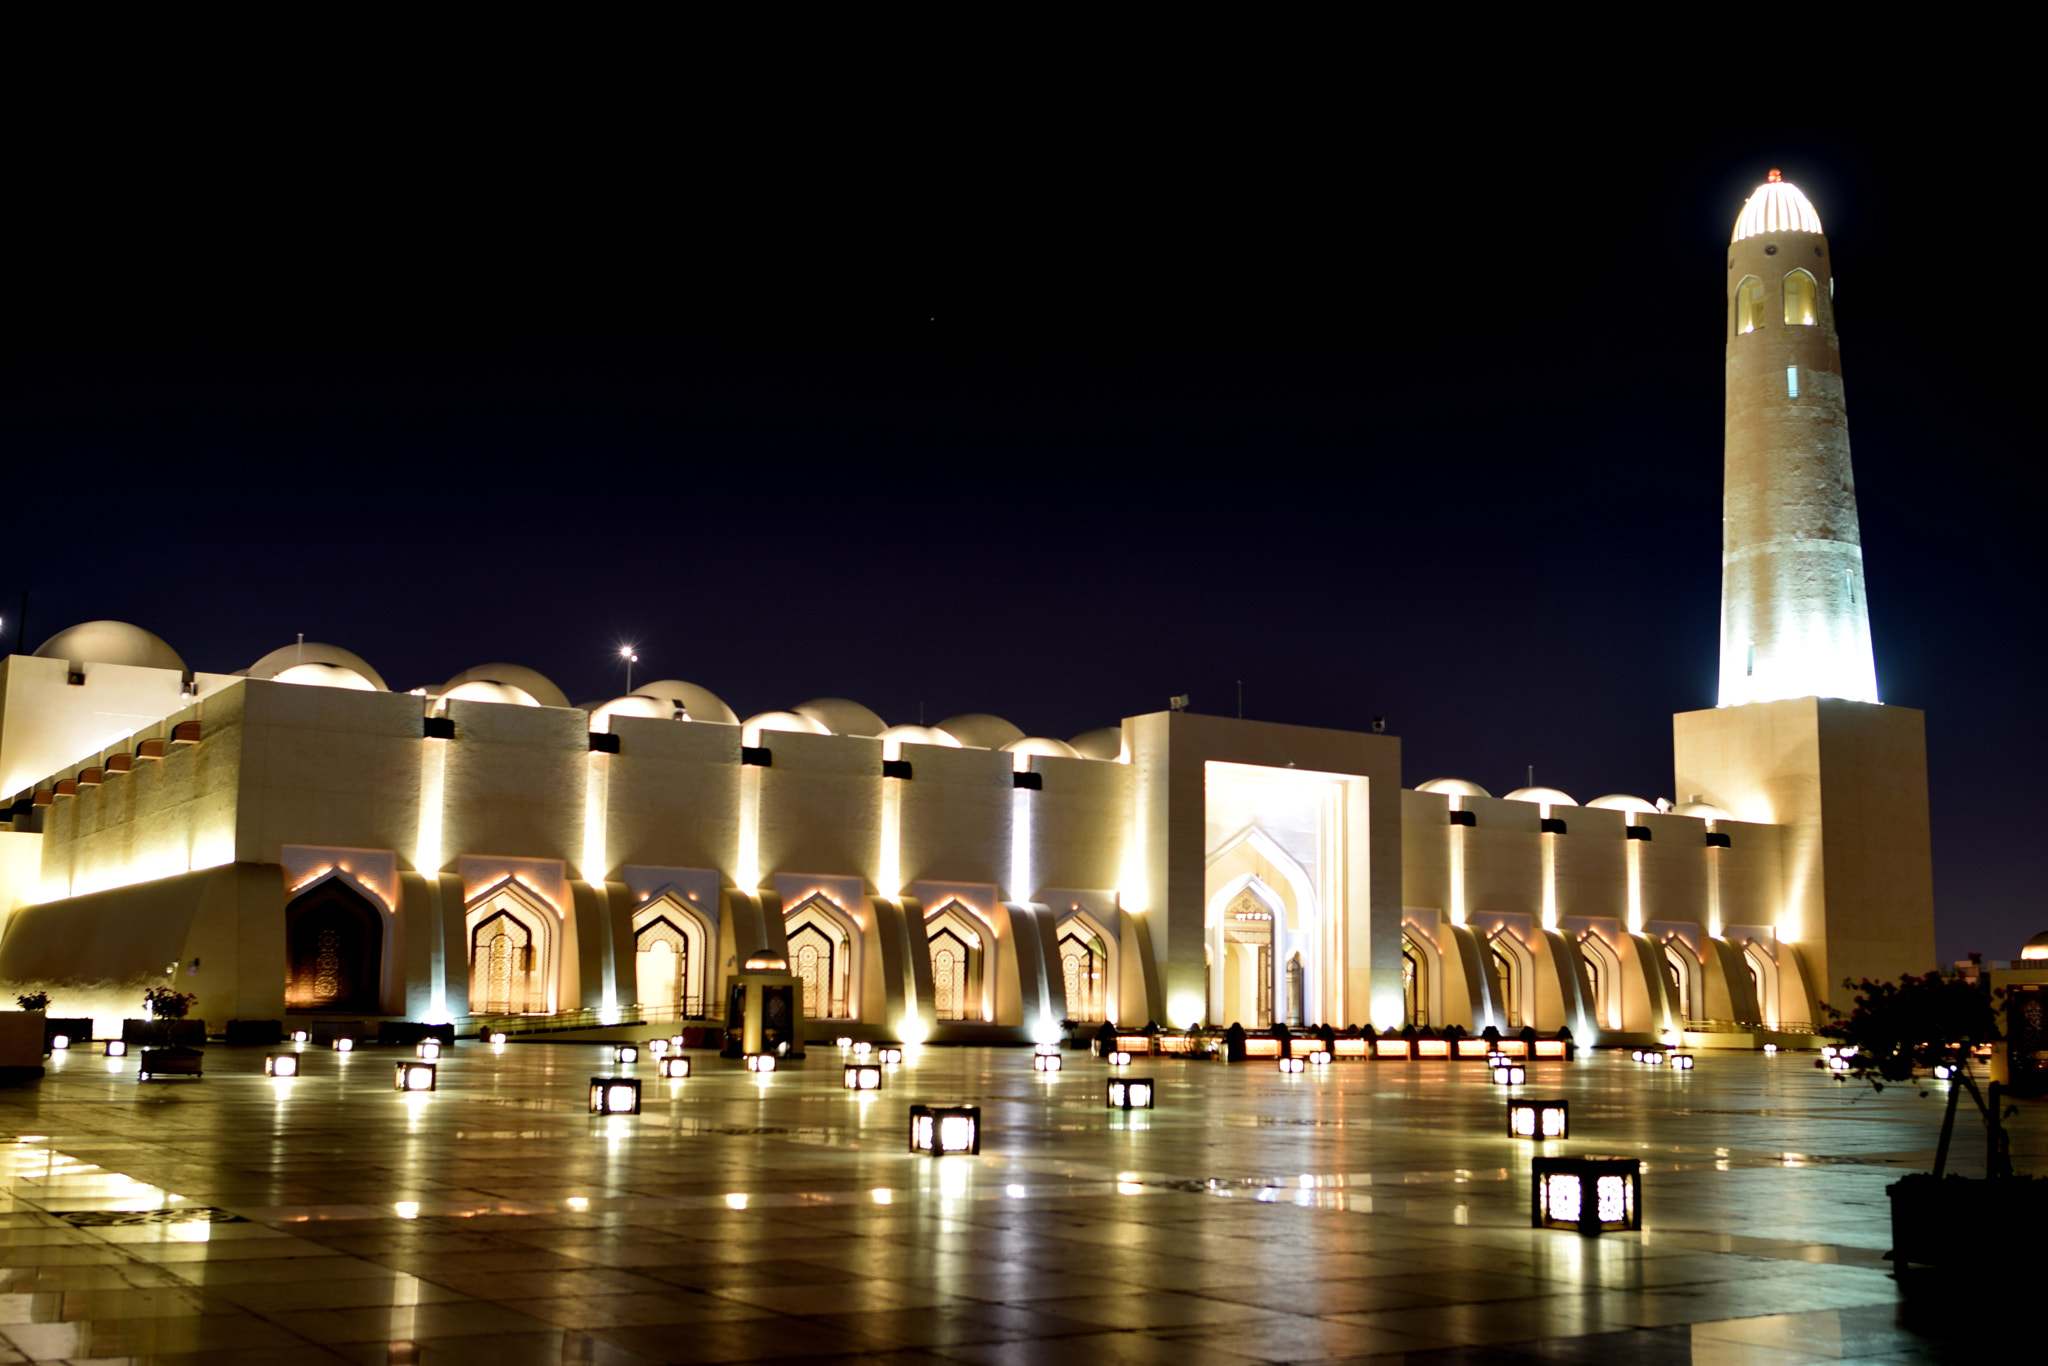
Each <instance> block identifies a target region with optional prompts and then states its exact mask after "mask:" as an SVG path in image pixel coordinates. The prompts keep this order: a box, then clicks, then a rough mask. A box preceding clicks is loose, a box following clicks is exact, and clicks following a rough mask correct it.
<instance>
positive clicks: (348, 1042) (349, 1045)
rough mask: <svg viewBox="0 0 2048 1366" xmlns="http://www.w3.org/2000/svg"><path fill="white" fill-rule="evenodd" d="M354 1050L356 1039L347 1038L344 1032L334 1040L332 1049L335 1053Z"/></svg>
mask: <svg viewBox="0 0 2048 1366" xmlns="http://www.w3.org/2000/svg"><path fill="white" fill-rule="evenodd" d="M355 1050H356V1041H355V1040H354V1039H351V1038H349V1037H348V1036H347V1035H346V1034H344V1035H342V1036H341V1037H340V1038H338V1039H336V1040H335V1041H334V1051H335V1052H337V1053H353V1052H355Z"/></svg>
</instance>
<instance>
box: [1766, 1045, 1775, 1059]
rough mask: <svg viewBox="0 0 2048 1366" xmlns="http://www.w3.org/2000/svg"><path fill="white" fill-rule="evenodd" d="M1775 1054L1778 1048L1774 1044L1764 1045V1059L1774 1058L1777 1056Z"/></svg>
mask: <svg viewBox="0 0 2048 1366" xmlns="http://www.w3.org/2000/svg"><path fill="white" fill-rule="evenodd" d="M1777 1052H1778V1046H1777V1045H1776V1044H1774V1043H1767V1044H1765V1045H1764V1056H1766V1057H1775V1056H1777Z"/></svg>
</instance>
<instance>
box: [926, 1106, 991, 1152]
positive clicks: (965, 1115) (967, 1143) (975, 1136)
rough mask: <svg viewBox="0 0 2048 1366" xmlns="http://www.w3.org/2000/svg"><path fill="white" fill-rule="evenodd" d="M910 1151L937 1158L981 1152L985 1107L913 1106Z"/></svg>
mask: <svg viewBox="0 0 2048 1366" xmlns="http://www.w3.org/2000/svg"><path fill="white" fill-rule="evenodd" d="M910 1151H912V1152H914V1153H929V1154H931V1155H932V1156H933V1157H945V1156H948V1155H950V1154H955V1153H957V1154H961V1155H972V1154H976V1153H979V1152H980V1151H981V1110H980V1109H979V1108H978V1107H976V1106H972V1105H913V1106H911V1107H910Z"/></svg>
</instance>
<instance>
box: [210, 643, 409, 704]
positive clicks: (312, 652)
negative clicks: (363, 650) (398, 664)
mask: <svg viewBox="0 0 2048 1366" xmlns="http://www.w3.org/2000/svg"><path fill="white" fill-rule="evenodd" d="M302 664H326V665H329V666H331V667H334V668H337V669H346V670H348V671H349V672H350V673H352V674H355V675H356V676H357V677H359V678H362V679H364V680H365V681H367V682H368V683H369V685H370V686H371V687H372V688H373V689H375V690H376V691H378V692H390V691H391V687H390V685H389V684H387V683H386V682H385V681H384V675H382V674H380V673H378V672H377V671H376V670H375V669H373V668H371V667H370V666H369V664H368V663H367V662H366V661H365V660H364V659H363V657H362V656H361V655H359V654H353V653H351V652H349V651H347V650H344V649H342V648H341V647H340V646H339V645H322V644H319V643H318V642H316V641H311V640H309V641H307V642H305V643H304V644H303V645H287V646H285V647H284V648H283V649H281V650H272V651H271V652H270V653H269V654H267V655H265V656H263V658H261V659H259V660H257V661H256V662H255V663H254V664H251V665H250V666H249V667H248V668H246V669H244V670H242V676H243V677H244V678H279V677H281V676H282V675H283V674H284V673H285V671H286V670H288V669H294V668H297V667H298V666H300V665H302ZM290 681H292V682H294V683H296V682H301V681H303V680H300V679H292V680H290ZM329 686H331V687H333V686H338V687H347V686H349V685H347V684H345V683H344V684H330V685H329Z"/></svg>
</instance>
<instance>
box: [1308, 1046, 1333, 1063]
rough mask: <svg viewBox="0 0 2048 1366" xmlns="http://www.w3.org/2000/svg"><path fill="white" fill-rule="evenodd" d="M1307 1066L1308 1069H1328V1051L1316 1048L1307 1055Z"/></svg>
mask: <svg viewBox="0 0 2048 1366" xmlns="http://www.w3.org/2000/svg"><path fill="white" fill-rule="evenodd" d="M1308 1065H1309V1066H1310V1067H1328V1066H1329V1065H1330V1050H1329V1049H1327V1048H1318V1049H1316V1050H1315V1051H1313V1052H1311V1053H1310V1054H1309V1055H1308Z"/></svg>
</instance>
